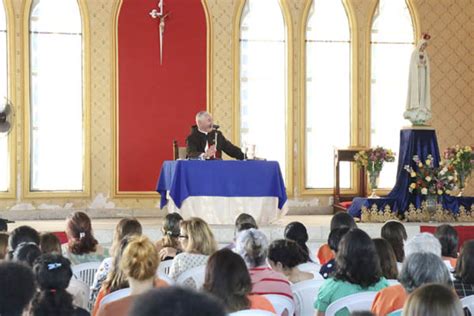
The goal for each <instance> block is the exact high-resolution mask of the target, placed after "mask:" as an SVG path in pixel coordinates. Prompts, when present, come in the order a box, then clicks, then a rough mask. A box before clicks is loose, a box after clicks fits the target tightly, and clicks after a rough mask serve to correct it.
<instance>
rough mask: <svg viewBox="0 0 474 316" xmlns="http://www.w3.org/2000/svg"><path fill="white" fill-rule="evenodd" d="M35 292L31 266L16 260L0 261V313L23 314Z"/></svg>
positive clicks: (13, 315) (15, 315)
mask: <svg viewBox="0 0 474 316" xmlns="http://www.w3.org/2000/svg"><path fill="white" fill-rule="evenodd" d="M35 292H36V284H35V276H34V275H33V271H31V268H29V267H27V266H26V265H24V264H22V263H18V262H12V261H2V262H0V315H2V316H3V315H8V316H21V315H24V312H25V310H26V309H27V307H28V305H29V304H30V302H31V299H32V298H33V296H34V295H35ZM26 315H30V314H26Z"/></svg>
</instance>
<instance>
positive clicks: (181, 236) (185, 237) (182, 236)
mask: <svg viewBox="0 0 474 316" xmlns="http://www.w3.org/2000/svg"><path fill="white" fill-rule="evenodd" d="M178 238H182V239H188V238H189V237H188V236H186V235H179V236H178Z"/></svg>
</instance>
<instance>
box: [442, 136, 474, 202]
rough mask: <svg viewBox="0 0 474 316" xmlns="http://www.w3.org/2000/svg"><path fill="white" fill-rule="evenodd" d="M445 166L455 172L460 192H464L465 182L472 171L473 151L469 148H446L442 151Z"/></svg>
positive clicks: (457, 146)
mask: <svg viewBox="0 0 474 316" xmlns="http://www.w3.org/2000/svg"><path fill="white" fill-rule="evenodd" d="M444 159H445V165H446V166H447V167H450V168H452V169H453V170H455V172H456V180H457V183H458V186H459V189H460V190H461V192H460V195H462V192H463V190H464V187H465V184H466V180H467V179H468V178H469V177H470V176H471V173H472V170H473V169H474V158H473V151H472V148H471V147H470V146H459V145H456V146H454V147H448V148H447V149H446V150H445V151H444Z"/></svg>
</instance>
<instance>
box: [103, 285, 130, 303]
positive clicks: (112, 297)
mask: <svg viewBox="0 0 474 316" xmlns="http://www.w3.org/2000/svg"><path fill="white" fill-rule="evenodd" d="M130 292H131V289H130V288H129V287H127V288H124V289H121V290H118V291H115V292H112V293H110V294H107V295H106V296H104V298H103V299H102V300H101V301H100V306H102V305H105V304H108V303H110V302H113V301H116V300H119V299H121V298H123V297H126V296H129V295H130Z"/></svg>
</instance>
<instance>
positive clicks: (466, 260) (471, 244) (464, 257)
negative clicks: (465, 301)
mask: <svg viewBox="0 0 474 316" xmlns="http://www.w3.org/2000/svg"><path fill="white" fill-rule="evenodd" d="M455 276H456V279H455V280H454V282H453V283H454V288H455V289H456V293H458V296H459V297H460V298H463V297H466V296H470V295H474V240H469V241H466V242H465V243H464V245H463V247H462V250H461V255H460V256H459V259H458V262H457V265H456V273H455Z"/></svg>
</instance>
